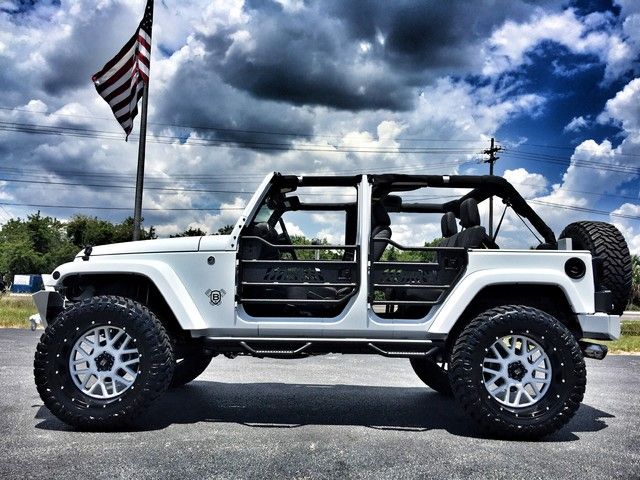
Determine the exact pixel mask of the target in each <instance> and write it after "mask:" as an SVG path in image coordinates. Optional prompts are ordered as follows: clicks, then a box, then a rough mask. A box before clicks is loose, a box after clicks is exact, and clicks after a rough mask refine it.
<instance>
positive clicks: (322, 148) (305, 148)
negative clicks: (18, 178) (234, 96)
mask: <svg viewBox="0 0 640 480" xmlns="http://www.w3.org/2000/svg"><path fill="white" fill-rule="evenodd" d="M0 131H9V132H19V133H28V134H40V135H55V136H70V137H79V138H94V139H101V140H122V138H121V137H122V134H121V133H119V132H114V131H105V130H95V129H89V128H80V127H60V126H48V125H38V124H27V123H17V122H4V121H0ZM130 138H132V139H133V138H137V137H136V136H135V135H131V136H130ZM187 140H188V142H187ZM148 141H149V142H150V143H157V144H166V145H177V146H205V147H221V148H244V149H253V150H266V151H271V150H272V151H299V152H325V153H392V154H408V153H429V154H432V155H442V154H445V155H452V154H474V153H477V151H476V150H475V149H470V148H466V149H464V148H451V147H430V148H417V147H411V148H409V147H397V148H396V147H368V146H360V147H358V146H339V145H322V144H308V143H307V144H295V145H293V144H291V143H278V142H266V141H249V140H239V139H232V138H229V139H193V138H187V137H184V136H178V135H154V136H153V137H152V138H151V139H149V140H148ZM176 142H177V143H176Z"/></svg>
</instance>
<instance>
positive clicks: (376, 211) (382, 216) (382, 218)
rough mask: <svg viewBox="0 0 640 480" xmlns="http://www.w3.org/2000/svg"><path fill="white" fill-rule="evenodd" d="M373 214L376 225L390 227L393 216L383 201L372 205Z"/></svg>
mask: <svg viewBox="0 0 640 480" xmlns="http://www.w3.org/2000/svg"><path fill="white" fill-rule="evenodd" d="M371 216H372V217H373V222H372V223H373V225H374V226H376V227H388V226H389V225H391V218H389V214H388V213H387V209H386V208H384V205H382V203H380V202H377V203H374V204H373V205H372V206H371Z"/></svg>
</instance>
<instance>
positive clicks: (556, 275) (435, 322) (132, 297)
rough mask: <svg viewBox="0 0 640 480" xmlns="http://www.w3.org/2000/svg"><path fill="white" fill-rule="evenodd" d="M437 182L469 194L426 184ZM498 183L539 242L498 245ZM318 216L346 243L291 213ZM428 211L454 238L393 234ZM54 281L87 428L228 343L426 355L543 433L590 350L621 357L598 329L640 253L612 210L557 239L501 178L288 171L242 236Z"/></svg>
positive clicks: (65, 269)
mask: <svg viewBox="0 0 640 480" xmlns="http://www.w3.org/2000/svg"><path fill="white" fill-rule="evenodd" d="M438 189H449V190H450V191H453V192H454V193H456V198H455V199H452V200H449V201H446V202H444V203H424V202H423V200H424V199H425V198H424V196H423V197H419V196H416V195H424V194H425V193H427V194H429V195H431V198H432V199H433V195H434V194H435V195H436V196H437V192H438V191H440V192H442V190H438ZM462 190H464V191H465V192H466V193H464V194H462V193H460V192H461V191H462ZM305 192H307V193H305ZM308 192H311V193H308ZM314 195H315V197H314V199H315V201H307V200H308V199H309V198H310V197H313V196H314ZM490 197H497V198H499V199H502V202H503V204H504V205H505V207H504V208H505V212H506V210H507V209H511V210H512V211H513V213H515V215H517V216H518V217H520V218H521V219H522V220H523V222H525V224H526V221H528V222H529V224H530V226H531V227H530V229H531V230H532V231H533V230H535V231H537V232H538V234H539V235H540V236H541V237H542V240H540V245H538V247H537V248H535V249H530V250H515V249H500V248H498V245H497V243H496V241H497V238H496V236H497V232H496V235H494V236H489V235H488V234H487V231H486V230H485V228H484V227H483V226H481V221H480V214H479V210H478V204H479V203H482V202H484V201H486V200H488V199H489V198H490ZM322 199H324V200H323V201H318V200H322ZM420 200H422V201H420ZM302 214H306V215H330V216H332V217H331V218H335V219H337V220H336V224H338V223H340V224H342V225H343V232H344V234H343V236H342V239H343V240H342V241H341V242H337V244H304V242H303V244H300V242H296V243H294V242H293V241H292V239H291V237H290V235H289V233H288V230H287V225H289V226H291V222H290V221H289V220H288V219H290V218H292V216H293V218H297V217H296V215H302ZM429 214H431V217H433V216H436V218H437V220H438V221H440V222H441V231H442V238H441V239H440V240H439V241H438V242H437V243H432V244H431V246H425V245H427V239H426V238H425V243H424V244H423V245H419V246H405V245H403V244H401V243H400V242H399V241H398V237H395V238H394V234H393V232H392V227H393V228H399V227H394V225H393V224H392V222H391V216H394V217H398V218H400V222H401V224H400V227H402V222H405V223H406V222H408V221H409V220H407V219H408V218H411V219H412V220H411V222H412V223H413V224H414V225H416V226H418V227H420V228H422V227H424V228H427V225H428V220H426V219H427V218H428V217H429ZM502 217H503V218H504V213H503V216H502ZM458 223H459V224H460V225H461V227H462V230H461V231H458ZM501 224H502V219H501V220H500V223H499V224H498V230H499V229H500V225H501ZM526 225H527V224H526ZM527 226H528V227H529V225H527ZM425 231H426V230H425ZM307 243H308V242H307ZM316 243H317V242H316ZM385 251H386V252H387V253H386V254H385ZM402 252H404V253H403V254H402V255H399V253H402ZM52 279H53V280H52V281H53V282H54V283H53V284H51V285H48V286H47V289H46V290H45V291H41V292H38V293H36V294H35V295H34V299H35V302H36V304H37V306H38V309H39V312H40V315H41V317H42V319H43V322H44V323H45V324H46V330H45V332H44V334H43V335H42V338H41V339H40V343H39V344H38V347H37V351H36V354H35V362H34V374H35V382H36V385H37V388H38V392H39V393H40V396H41V397H42V400H43V401H44V403H45V405H46V406H47V407H48V408H49V409H50V410H51V412H53V414H54V415H56V416H57V417H58V418H60V419H62V420H63V421H65V422H67V423H69V424H71V425H74V426H76V427H81V428H94V429H106V428H118V427H121V426H123V425H125V424H128V423H130V422H132V421H133V420H134V419H135V418H136V417H137V416H138V415H139V414H141V413H142V412H143V411H144V410H145V409H146V408H147V407H148V406H149V404H150V403H151V402H152V401H153V400H154V399H156V398H157V397H158V396H159V395H161V394H162V393H163V392H164V391H165V390H166V389H167V388H170V387H175V386H180V385H183V384H186V383H188V382H190V381H191V380H193V379H195V378H196V377H197V376H198V375H200V374H201V373H202V372H203V371H204V370H205V368H206V367H207V366H208V364H209V362H210V361H211V358H212V357H213V356H215V355H219V354H223V355H226V356H227V357H231V358H233V357H235V356H237V355H251V356H254V357H258V358H263V357H278V358H301V357H306V356H309V355H319V354H324V353H329V352H337V353H354V354H364V353H368V354H379V355H383V356H386V357H406V358H409V359H410V363H411V366H412V367H413V369H414V370H415V372H416V374H417V375H418V376H419V378H420V379H421V380H423V381H424V383H426V384H427V385H428V386H430V387H431V388H433V389H434V390H437V391H438V392H440V393H442V394H445V395H453V396H454V397H455V398H456V400H457V401H458V403H459V404H460V405H461V406H462V408H463V409H464V411H465V412H466V413H467V414H468V415H469V416H470V417H471V418H472V419H473V420H475V422H476V423H477V424H478V426H479V427H480V429H481V430H482V431H484V432H485V433H489V434H493V435H499V436H503V437H518V438H523V437H524V438H534V437H540V436H543V435H546V434H549V433H551V432H553V431H555V430H557V429H559V428H560V427H562V426H563V425H564V424H566V423H567V422H568V421H569V420H570V418H571V417H572V416H573V415H574V413H575V412H576V410H577V409H578V407H579V405H580V402H581V401H582V399H583V396H584V391H585V386H586V366H585V361H584V357H585V356H586V357H591V358H597V359H602V358H604V356H605V355H606V353H607V350H606V347H605V346H603V345H598V344H595V343H591V342H587V341H585V340H584V339H604V340H606V339H616V338H618V337H619V335H620V315H621V313H622V312H623V309H624V307H625V305H626V303H627V300H628V297H629V293H630V287H631V259H630V255H629V250H628V248H627V245H626V242H625V240H624V238H623V237H622V235H621V234H620V232H619V231H618V230H617V229H616V228H615V227H614V226H612V225H609V224H606V223H601V222H577V223H573V224H571V225H569V226H568V227H567V228H565V230H564V231H563V232H562V233H561V234H560V240H556V237H555V235H554V233H553V231H552V230H551V229H550V228H549V227H548V226H547V225H546V224H545V223H544V221H543V220H542V219H541V218H540V217H539V216H538V215H537V214H536V213H535V212H534V211H533V209H532V208H531V207H530V206H529V205H528V204H527V202H526V201H525V200H524V199H523V198H522V196H521V195H520V194H519V193H518V192H517V190H516V189H515V188H514V187H513V186H512V185H511V184H509V183H508V182H507V181H506V180H504V179H502V178H499V177H487V176H435V175H395V174H387V175H355V176H304V177H298V176H291V175H280V174H277V173H274V174H270V175H268V176H267V177H266V178H265V179H264V181H263V182H262V184H261V185H260V187H259V189H258V191H257V192H256V193H255V194H254V196H253V198H252V199H251V201H250V202H249V203H248V205H247V207H246V208H245V210H244V212H243V214H242V216H241V217H240V218H239V220H238V222H237V223H236V225H235V227H234V228H233V231H232V232H231V234H230V235H225V236H204V237H187V238H175V239H162V240H150V241H142V242H135V243H123V244H115V245H105V246H98V247H93V248H91V247H87V248H86V249H85V250H84V251H82V252H80V253H79V254H78V256H77V257H76V258H75V260H74V261H73V262H71V263H66V264H64V265H61V266H60V267H58V268H57V269H56V270H55V271H54V272H53V275H52Z"/></svg>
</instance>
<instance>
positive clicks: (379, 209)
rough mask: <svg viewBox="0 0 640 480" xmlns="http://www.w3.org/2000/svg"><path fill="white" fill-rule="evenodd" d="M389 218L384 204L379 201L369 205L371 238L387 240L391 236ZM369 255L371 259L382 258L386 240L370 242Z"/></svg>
mask: <svg viewBox="0 0 640 480" xmlns="http://www.w3.org/2000/svg"><path fill="white" fill-rule="evenodd" d="M390 225H391V218H390V217H389V213H388V212H387V209H386V208H385V206H384V205H383V204H382V203H381V202H378V203H374V204H373V205H372V206H371V238H372V239H374V240H375V239H382V240H389V239H390V238H391V227H390ZM372 244H373V246H372V247H371V257H372V258H373V261H378V260H380V259H381V258H382V254H383V253H384V250H385V249H386V248H387V245H388V243H387V242H372Z"/></svg>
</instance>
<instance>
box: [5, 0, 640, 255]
mask: <svg viewBox="0 0 640 480" xmlns="http://www.w3.org/2000/svg"><path fill="white" fill-rule="evenodd" d="M143 7H144V2H143V0H99V1H96V0H91V1H89V0H75V1H37V0H32V1H11V0H0V87H1V88H0V122H1V123H0V155H1V156H2V157H1V158H2V160H3V161H2V164H3V167H2V169H1V170H0V179H1V180H0V186H1V187H2V188H1V189H0V204H1V205H0V221H6V220H7V219H8V218H10V217H15V216H22V217H24V216H25V215H27V214H29V213H31V212H33V211H35V210H37V209H38V208H40V209H41V210H42V211H43V213H45V214H50V215H55V216H57V217H59V218H68V217H69V216H70V215H72V214H73V213H76V212H80V213H86V214H91V215H97V216H100V217H106V218H110V219H113V220H119V219H122V218H124V217H125V216H127V215H129V214H130V211H128V210H126V209H127V208H128V207H129V206H130V205H132V203H133V189H132V186H133V183H134V173H133V172H134V171H135V162H136V141H135V138H133V139H132V141H130V142H129V143H125V142H124V135H123V134H122V132H121V131H119V129H118V125H117V124H116V122H115V121H114V120H113V119H112V118H111V114H110V111H109V109H108V106H107V105H106V104H105V103H104V102H103V101H102V100H101V99H100V97H99V96H98V95H97V94H96V93H95V90H94V89H93V86H92V84H91V82H90V76H91V74H92V73H94V72H96V71H97V70H98V69H99V68H100V67H101V66H102V65H103V64H104V63H105V62H106V60H108V59H109V58H110V57H111V56H112V55H113V54H114V53H115V52H116V51H117V50H118V49H119V48H120V46H121V45H122V44H124V42H125V41H126V40H127V38H128V37H129V36H130V35H131V34H132V33H133V31H134V29H135V27H136V25H137V22H138V21H139V19H140V17H141V15H142V10H143ZM152 55H153V57H152V58H153V59H152V74H151V77H152V79H151V95H150V116H149V121H150V122H151V124H150V134H151V136H150V138H149V145H148V152H149V153H148V164H147V173H148V175H147V186H149V187H151V188H149V189H148V190H147V191H146V192H145V199H144V207H145V209H146V210H145V212H144V216H145V222H146V224H147V225H150V224H153V225H155V226H156V227H157V229H158V231H159V233H160V234H161V235H169V234H171V233H175V232H177V231H180V230H183V229H185V228H187V227H189V226H192V227H195V226H198V227H201V228H204V229H205V230H208V231H215V230H216V229H217V228H218V227H220V226H222V225H224V224H226V223H233V221H234V218H235V216H236V215H237V213H238V210H237V209H239V208H241V207H242V206H243V205H244V203H245V202H246V201H247V199H248V197H249V195H250V193H251V192H252V191H253V189H254V188H255V186H256V185H257V183H258V182H259V179H260V177H261V176H262V175H263V174H264V173H266V172H268V171H272V170H278V171H282V172H289V173H315V172H322V173H328V172H347V171H349V172H355V171H362V172H367V171H376V172H380V171H383V170H385V171H390V172H392V171H399V172H413V171H415V172H425V173H442V174H452V173H485V172H486V171H487V167H486V165H484V164H482V163H481V160H482V156H481V155H479V152H480V151H481V150H482V149H483V148H486V147H487V146H488V140H489V138H491V137H492V136H493V137H496V139H497V140H498V142H499V144H500V145H501V146H503V147H504V148H505V151H504V152H502V153H501V158H500V160H499V161H498V163H497V164H496V173H497V174H499V175H504V176H505V177H506V178H507V179H509V180H510V181H512V182H513V183H514V184H516V185H517V186H518V188H519V189H520V190H521V191H522V193H523V194H524V195H525V196H527V197H528V198H529V199H530V200H531V201H532V205H533V206H534V208H535V209H536V210H537V211H538V212H539V213H540V215H541V216H542V217H543V218H545V219H546V220H547V221H548V223H549V224H550V225H551V226H552V228H554V230H555V231H556V233H559V231H560V230H561V229H562V228H563V226H564V225H566V224H567V223H569V222H570V221H573V220H577V219H584V218H591V219H596V220H603V221H610V222H612V223H615V224H616V225H618V226H619V228H620V229H621V230H622V231H623V233H624V234H625V236H626V237H627V239H628V241H629V243H630V245H631V247H632V250H633V251H635V252H636V253H639V252H640V199H639V195H640V191H639V189H640V181H639V177H640V107H639V105H640V2H638V1H634V0H612V1H583V2H580V1H572V2H571V1H565V2H558V1H551V0H548V1H539V2H530V1H526V0H492V1H488V0H487V1H486V2H485V1H477V2H462V1H450V2H424V1H422V0H400V1H397V2H392V3H390V2H386V1H382V0H379V1H360V0H354V1H350V2H343V1H339V0H247V1H241V0H217V1H200V0H182V1H178V0H163V1H161V2H157V3H156V13H155V24H154V33H153V52H152ZM199 127H207V128H199ZM136 131H137V126H136V128H135V129H134V133H135V132H136ZM53 133H55V134H53ZM292 133H296V134H297V135H291V134H292ZM274 143H275V144H278V149H277V150H266V149H265V148H264V146H265V145H267V144H269V145H273V144H274ZM247 146H253V148H244V147H247ZM415 147H421V148H427V149H429V153H411V152H407V151H406V149H407V148H415ZM443 148H444V149H445V150H435V149H443ZM363 149H366V150H373V151H374V152H373V153H372V152H366V153H365V152H362V150H363ZM447 149H448V150H447ZM308 150H312V151H308ZM345 150H347V151H346V152H345ZM376 152H377V153H376ZM203 190H204V191H203ZM31 205H47V207H34V206H31ZM54 205H57V206H58V207H52V206H54ZM60 206H68V207H100V209H97V208H82V209H77V208H76V209H74V208H61V207H60ZM217 209H221V210H217ZM483 213H484V214H485V215H486V211H483ZM396 220H397V222H398V223H399V225H398V226H397V228H396V229H394V237H396V238H397V240H399V241H403V242H406V243H421V242H422V241H423V240H424V239H428V238H429V237H433V236H436V235H437V225H435V224H434V225H430V226H425V225H416V224H415V222H412V224H409V222H407V221H406V220H407V219H403V218H398V219H396ZM515 221H517V220H515V219H513V218H510V217H507V222H506V224H505V228H504V230H505V231H504V233H505V239H504V245H505V246H526V245H528V244H529V243H530V241H531V239H530V238H524V237H523V236H521V235H520V233H519V231H518V230H517V229H516V223H515ZM323 222H324V223H323ZM403 222H404V223H405V224H402V223H403ZM333 223H334V222H333V220H332V219H330V218H328V217H327V218H320V217H318V218H316V219H315V220H314V223H313V224H312V223H311V222H309V221H308V220H304V219H301V220H300V224H299V225H295V227H294V228H295V229H297V230H299V232H301V233H304V234H306V235H308V236H316V235H318V234H321V235H324V236H327V237H328V238H331V237H335V236H337V235H339V232H338V231H337V230H336V229H335V226H334V225H333Z"/></svg>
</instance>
